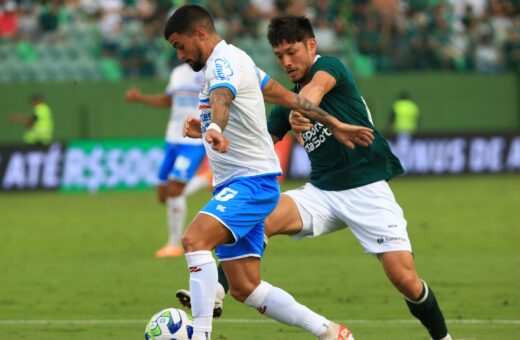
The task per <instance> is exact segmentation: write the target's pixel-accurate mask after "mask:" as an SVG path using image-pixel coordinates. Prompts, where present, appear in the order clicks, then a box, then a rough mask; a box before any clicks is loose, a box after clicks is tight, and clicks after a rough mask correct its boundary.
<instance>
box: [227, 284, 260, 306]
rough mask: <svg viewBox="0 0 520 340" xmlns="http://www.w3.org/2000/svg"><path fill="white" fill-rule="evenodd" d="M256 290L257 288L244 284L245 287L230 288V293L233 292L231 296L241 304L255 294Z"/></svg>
mask: <svg viewBox="0 0 520 340" xmlns="http://www.w3.org/2000/svg"><path fill="white" fill-rule="evenodd" d="M255 288H256V286H255V285H252V284H243V285H240V286H238V287H236V286H235V287H230V288H229V291H230V292H231V296H232V297H233V298H234V299H235V300H237V301H239V302H244V301H246V299H247V298H248V297H249V295H251V293H253V291H254V290H255Z"/></svg>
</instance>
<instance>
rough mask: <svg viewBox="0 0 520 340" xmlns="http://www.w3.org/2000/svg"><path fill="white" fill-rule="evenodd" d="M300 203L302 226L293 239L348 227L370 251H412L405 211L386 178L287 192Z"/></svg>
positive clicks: (302, 188)
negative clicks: (339, 187)
mask: <svg viewBox="0 0 520 340" xmlns="http://www.w3.org/2000/svg"><path fill="white" fill-rule="evenodd" d="M284 194H285V195H288V196H289V197H291V198H292V199H293V200H294V201H295V202H296V205H297V206H298V210H299V212H300V216H301V219H302V222H303V229H302V231H301V232H299V233H298V234H296V235H293V236H292V237H293V238H296V239H301V238H305V237H317V236H320V235H325V234H328V233H331V232H333V231H336V230H340V229H344V228H347V227H349V228H350V230H352V233H353V234H354V236H355V237H356V238H357V239H358V241H359V243H361V246H362V247H363V249H364V250H365V252H367V253H370V254H380V253H386V252H389V251H409V252H411V251H412V246H411V244H410V239H409V238H408V233H407V231H406V220H405V219H404V216H403V210H402V209H401V207H400V206H399V204H397V202H396V201H395V197H394V194H393V193H392V190H391V189H390V187H389V186H388V183H387V182H386V181H379V182H375V183H371V184H368V185H365V186H362V187H359V188H354V189H349V190H343V191H326V190H321V189H318V188H317V187H315V186H314V185H312V184H310V183H307V184H305V185H304V186H303V187H301V188H299V189H295V190H290V191H287V192H284Z"/></svg>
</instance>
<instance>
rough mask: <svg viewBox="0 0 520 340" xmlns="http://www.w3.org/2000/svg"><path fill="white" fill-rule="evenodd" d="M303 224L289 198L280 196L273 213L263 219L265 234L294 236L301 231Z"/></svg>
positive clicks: (293, 202)
mask: <svg viewBox="0 0 520 340" xmlns="http://www.w3.org/2000/svg"><path fill="white" fill-rule="evenodd" d="M302 227H303V223H302V219H301V217H300V212H299V210H298V206H297V205H296V202H295V201H294V199H292V198H291V196H288V195H285V194H282V195H280V201H278V204H277V205H276V208H275V209H274V211H273V212H272V213H271V214H270V215H269V216H267V218H266V219H265V231H264V232H265V234H266V235H267V237H271V236H273V235H294V234H297V233H299V232H300V231H301V230H302Z"/></svg>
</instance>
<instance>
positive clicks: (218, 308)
mask: <svg viewBox="0 0 520 340" xmlns="http://www.w3.org/2000/svg"><path fill="white" fill-rule="evenodd" d="M175 296H176V297H177V299H178V300H179V303H180V304H181V305H183V306H184V307H186V308H190V309H191V295H190V291H189V290H186V289H179V290H178V291H177V293H175ZM223 305H224V301H223V300H222V299H219V298H215V306H214V307H213V317H214V318H219V317H220V316H221V315H222V306H223Z"/></svg>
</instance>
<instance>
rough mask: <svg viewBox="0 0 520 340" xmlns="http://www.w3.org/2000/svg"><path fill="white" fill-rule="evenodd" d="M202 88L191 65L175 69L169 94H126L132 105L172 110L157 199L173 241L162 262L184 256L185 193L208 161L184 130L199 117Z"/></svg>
mask: <svg viewBox="0 0 520 340" xmlns="http://www.w3.org/2000/svg"><path fill="white" fill-rule="evenodd" d="M201 84H202V74H201V73H200V72H195V71H193V70H192V69H191V67H190V66H189V65H188V64H182V65H180V66H177V67H175V68H174V69H173V71H172V73H171V75H170V81H169V83H168V86H167V87H166V91H165V92H163V93H157V94H143V93H141V91H140V90H139V89H138V88H131V89H129V90H128V91H127V92H126V99H127V101H129V102H136V103H142V104H145V105H150V106H154V107H170V108H171V114H170V120H169V122H168V127H167V129H166V144H165V147H164V158H163V161H162V164H161V166H160V168H159V176H158V177H159V183H158V185H157V197H158V199H159V201H160V202H162V203H166V217H167V223H168V233H169V237H168V242H167V244H166V246H164V247H162V248H161V249H159V250H158V251H157V252H156V253H155V256H156V257H158V258H162V257H176V256H182V255H183V254H184V250H183V249H182V246H181V243H180V241H181V236H182V232H183V229H184V223H185V220H186V213H187V206H186V196H187V193H186V192H185V190H184V189H185V187H186V184H187V183H188V182H189V181H190V180H191V179H192V178H193V177H194V175H195V172H196V171H197V169H198V168H199V166H200V164H201V163H202V161H203V160H204V156H205V151H204V146H203V145H202V141H201V140H200V139H193V138H187V137H184V136H183V135H182V130H183V126H184V121H185V120H186V118H188V117H191V116H194V117H195V116H196V117H198V116H199V90H200V86H201Z"/></svg>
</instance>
